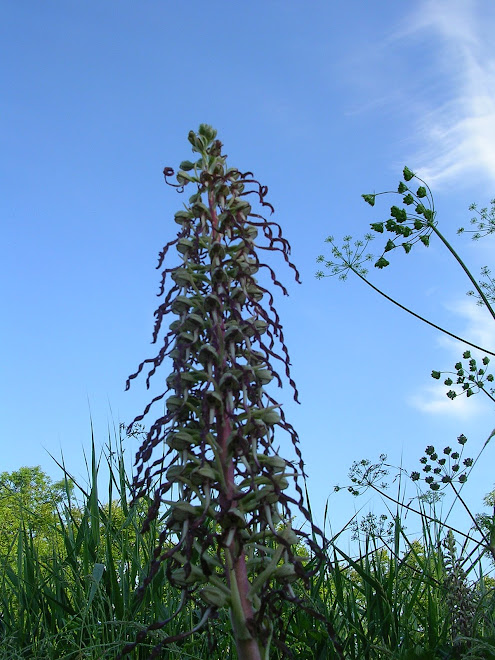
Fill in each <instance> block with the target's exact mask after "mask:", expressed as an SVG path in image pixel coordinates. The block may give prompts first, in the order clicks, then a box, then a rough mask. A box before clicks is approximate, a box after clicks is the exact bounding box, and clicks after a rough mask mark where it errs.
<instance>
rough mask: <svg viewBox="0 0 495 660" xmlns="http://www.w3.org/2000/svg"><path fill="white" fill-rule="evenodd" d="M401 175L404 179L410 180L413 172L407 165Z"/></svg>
mask: <svg viewBox="0 0 495 660" xmlns="http://www.w3.org/2000/svg"><path fill="white" fill-rule="evenodd" d="M403 175H404V179H405V180H406V181H410V180H411V179H412V178H413V177H414V172H411V170H410V169H409V168H408V167H404V170H403Z"/></svg>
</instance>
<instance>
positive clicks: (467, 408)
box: [408, 299, 495, 419]
mask: <svg viewBox="0 0 495 660" xmlns="http://www.w3.org/2000/svg"><path fill="white" fill-rule="evenodd" d="M446 308H447V309H448V310H449V311H450V312H452V313H454V314H455V315H457V316H459V317H461V318H462V319H464V322H465V323H464V327H463V329H462V331H461V333H460V334H461V335H462V336H463V337H464V338H465V339H467V340H469V341H471V342H473V343H475V344H477V345H479V346H481V347H483V348H486V349H487V350H491V351H495V323H494V321H493V319H492V318H491V316H490V315H489V313H488V312H487V310H486V309H485V308H483V307H480V306H479V305H476V303H475V302H474V301H473V300H468V299H465V300H458V301H455V302H454V303H451V304H449V305H446ZM438 345H439V347H441V348H443V349H445V353H446V355H445V362H444V364H446V369H447V370H450V369H452V367H451V366H450V364H451V363H452V364H453V362H454V361H455V362H457V361H458V359H459V357H460V356H461V354H462V352H463V351H464V350H466V349H469V350H470V351H471V353H472V355H473V357H476V358H477V359H481V358H482V357H483V355H484V353H482V352H479V351H475V350H473V349H472V348H471V347H469V346H467V345H462V344H459V342H456V341H454V340H453V339H450V338H449V337H446V336H445V335H441V336H440V337H439V338H438ZM493 361H494V362H495V358H494V359H493ZM446 391H447V387H446V386H445V385H444V384H443V380H442V381H440V382H436V383H432V382H431V381H430V383H429V384H425V385H424V386H422V387H420V388H419V390H418V391H417V392H415V393H414V394H412V395H411V396H410V397H409V398H408V403H409V405H411V406H412V407H413V408H416V409H417V410H419V411H421V412H424V413H428V414H433V415H449V416H454V417H457V418H459V419H469V418H473V417H475V416H476V415H480V414H481V413H482V412H485V411H486V410H487V405H489V404H488V401H487V399H486V397H485V395H484V394H482V393H480V394H478V395H477V396H475V397H470V398H469V399H468V398H467V397H466V396H465V395H462V396H458V397H456V398H455V399H454V400H453V401H452V400H450V399H449V398H448V397H447V396H446Z"/></svg>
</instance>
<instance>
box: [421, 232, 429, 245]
mask: <svg viewBox="0 0 495 660" xmlns="http://www.w3.org/2000/svg"><path fill="white" fill-rule="evenodd" d="M419 240H420V241H421V243H423V245H425V246H426V247H428V245H429V244H430V237H429V236H428V234H424V235H423V236H420V237H419Z"/></svg>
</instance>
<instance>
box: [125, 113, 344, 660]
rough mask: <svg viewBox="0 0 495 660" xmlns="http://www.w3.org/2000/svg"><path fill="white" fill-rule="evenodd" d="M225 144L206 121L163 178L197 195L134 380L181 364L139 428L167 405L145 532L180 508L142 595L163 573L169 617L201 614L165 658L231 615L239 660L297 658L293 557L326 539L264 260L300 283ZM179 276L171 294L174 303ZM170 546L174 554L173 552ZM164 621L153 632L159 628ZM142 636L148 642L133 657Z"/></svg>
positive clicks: (259, 195) (149, 472)
mask: <svg viewBox="0 0 495 660" xmlns="http://www.w3.org/2000/svg"><path fill="white" fill-rule="evenodd" d="M215 138H216V131H215V130H214V129H212V128H211V127H210V126H207V125H205V124H202V125H201V126H200V128H199V132H198V133H194V132H193V131H191V132H190V133H189V142H190V143H191V145H192V150H193V152H194V153H196V154H198V155H199V158H198V160H196V161H195V162H191V161H184V162H182V163H181V165H180V170H179V172H178V173H177V176H176V181H177V183H175V184H173V183H170V181H169V178H170V177H171V176H173V174H174V171H173V170H172V169H171V168H165V170H164V175H165V180H166V182H167V183H169V184H170V185H173V186H174V187H175V188H177V190H178V191H179V192H182V191H183V190H184V188H185V187H186V186H188V185H191V186H192V187H193V188H194V192H193V194H192V196H191V197H190V198H189V202H188V204H187V205H186V206H185V208H184V209H183V210H180V211H178V212H177V213H176V214H175V221H176V223H177V224H178V225H179V227H180V229H179V232H178V235H177V238H176V239H175V240H173V241H171V242H170V243H168V244H167V245H166V246H165V247H164V249H163V250H162V252H161V253H160V258H159V264H158V268H161V267H162V265H163V263H164V260H165V256H166V254H167V252H168V250H169V248H171V247H172V246H175V248H176V250H177V252H178V253H179V258H180V264H179V265H177V266H173V267H167V268H165V269H164V270H163V272H162V279H161V287H160V294H159V295H163V296H164V300H163V302H162V303H161V304H160V306H159V307H158V309H157V310H156V312H155V317H156V322H155V328H154V332H153V342H157V340H158V337H159V335H160V332H161V331H162V328H163V323H164V321H165V319H167V318H169V316H170V315H175V316H176V317H177V318H176V320H175V321H173V322H172V323H171V324H170V326H169V329H168V330H165V331H164V338H163V344H162V346H161V348H160V350H159V352H158V354H157V355H156V356H155V357H154V358H151V359H146V360H144V361H143V362H142V363H141V364H140V365H139V367H138V369H137V371H136V373H134V374H132V376H130V379H133V378H135V377H136V376H137V375H138V374H139V373H141V372H142V371H143V369H144V368H145V367H146V366H147V365H149V366H150V367H151V368H150V371H149V373H148V376H147V379H146V383H147V385H149V381H150V377H151V376H153V375H154V374H155V371H156V369H157V368H158V367H159V366H160V365H161V364H162V363H163V362H164V360H165V358H166V357H169V358H170V359H171V360H172V371H171V373H170V375H169V376H168V377H167V379H166V388H165V391H164V392H163V393H162V394H160V395H158V396H156V397H155V398H154V399H153V401H151V403H150V404H149V405H148V406H147V407H146V409H145V410H144V412H143V414H142V415H139V416H138V417H137V418H136V419H135V422H138V421H140V420H142V419H143V417H144V416H145V415H146V414H147V413H148V412H149V410H150V408H151V406H152V405H153V404H154V403H156V402H158V401H160V400H162V399H165V411H164V413H163V414H162V415H161V416H160V417H159V418H158V419H157V420H156V421H155V422H154V423H153V424H152V425H151V427H150V430H149V432H148V434H147V437H146V439H145V441H144V442H143V444H142V445H141V448H140V450H139V452H138V455H137V476H136V479H135V490H136V496H137V497H139V496H143V495H146V494H148V493H151V492H153V491H154V499H153V504H152V505H151V506H150V509H149V513H148V518H147V520H146V522H145V525H144V527H143V532H146V531H147V529H148V527H149V525H150V523H151V522H152V521H154V520H155V519H156V517H157V516H158V515H159V511H160V510H162V509H163V507H168V511H169V515H168V517H167V519H166V523H165V525H164V529H163V531H162V533H161V536H160V541H159V544H158V547H157V548H156V550H155V561H154V562H153V564H152V567H151V570H150V573H149V575H148V577H147V578H146V580H145V581H144V584H143V585H142V588H141V591H140V592H139V593H140V595H141V596H143V595H144V593H145V591H146V589H147V587H148V586H149V585H150V583H151V581H152V580H153V577H154V576H155V575H156V574H157V573H158V572H159V570H160V568H161V566H162V565H164V566H165V571H166V574H167V577H168V579H169V581H170V583H171V584H172V585H174V586H175V587H177V589H179V590H180V591H181V593H182V600H181V604H180V606H179V608H178V611H177V612H175V613H174V614H173V615H172V616H171V617H170V618H173V617H174V616H176V615H177V614H178V612H179V611H181V610H182V608H184V607H185V606H186V604H187V603H188V602H191V601H192V602H193V603H194V604H195V605H196V607H197V608H198V609H197V611H198V610H199V612H200V614H199V616H198V618H197V620H196V621H195V624H194V626H193V627H192V629H191V630H186V631H184V632H183V633H181V634H180V635H172V636H168V637H165V638H164V639H163V640H162V642H161V643H160V644H158V645H157V646H156V648H155V651H154V655H155V656H156V655H158V654H159V653H160V649H161V647H162V646H163V645H164V644H167V643H171V642H174V641H177V640H179V639H183V638H185V637H187V636H188V635H190V634H191V633H193V632H195V631H197V630H199V629H201V628H202V627H203V626H204V625H205V624H206V623H207V621H208V620H209V619H211V618H212V617H215V616H216V615H217V612H218V611H219V610H223V609H228V611H229V612H230V619H231V624H232V631H233V635H234V638H235V643H236V647H237V653H238V657H239V658H243V659H245V660H247V659H249V660H255V659H258V658H268V657H269V649H270V644H271V642H273V643H274V644H275V645H276V646H277V647H279V648H280V649H281V650H282V652H283V653H286V654H288V653H289V649H288V648H287V647H286V645H285V644H284V627H283V625H282V617H281V609H280V608H281V603H284V602H291V603H294V604H296V603H297V604H298V605H299V606H300V607H305V606H306V605H304V603H302V602H301V601H300V599H299V598H297V597H296V594H295V592H294V590H293V587H292V586H291V583H293V582H294V581H296V580H301V581H304V580H307V579H308V575H309V573H308V569H306V568H305V567H304V566H303V559H304V558H303V557H300V556H298V555H297V554H296V553H295V552H294V547H295V546H297V545H298V543H299V542H300V541H301V540H304V541H305V543H307V544H308V546H309V547H310V548H311V550H312V551H313V553H314V554H315V555H316V556H318V557H320V558H321V557H322V551H321V549H320V547H319V546H318V545H317V544H316V543H315V538H314V537H315V535H316V534H319V535H320V536H321V533H319V531H318V530H317V529H316V528H315V527H314V526H313V524H312V523H311V518H310V514H309V512H308V510H307V509H306V507H305V504H304V498H303V492H302V489H301V486H300V483H299V480H300V479H301V478H302V476H303V475H304V468H303V462H302V458H301V453H300V450H299V446H298V437H297V434H296V432H295V430H294V429H293V427H292V426H291V425H290V424H289V423H288V422H287V421H286V419H285V416H284V414H283V411H282V410H281V407H280V405H279V404H278V403H277V401H276V400H275V399H274V398H273V397H272V395H271V394H270V393H269V391H268V390H267V389H266V386H267V385H268V384H269V383H270V382H271V381H272V380H275V381H276V382H277V383H278V384H279V385H280V386H281V384H282V382H281V378H280V376H279V374H278V373H277V371H276V370H275V368H274V366H273V364H274V362H278V363H280V364H281V366H282V368H283V370H284V371H285V374H286V376H287V378H288V380H289V383H290V385H291V386H292V388H293V391H294V398H295V399H296V400H297V390H296V387H295V384H294V382H293V380H292V378H291V376H290V369H289V355H288V351H287V348H286V346H285V343H284V336H283V332H282V326H281V324H280V319H279V316H278V314H277V312H276V310H275V307H274V299H273V296H272V294H271V293H270V291H269V290H268V289H266V288H265V287H264V286H262V285H261V283H260V282H259V281H258V280H257V279H256V278H255V275H256V274H257V273H258V272H259V271H260V270H261V269H265V271H266V272H267V273H268V274H269V276H270V278H271V281H272V284H273V285H275V286H277V287H278V288H280V289H281V290H282V292H283V293H284V294H287V291H286V289H285V288H284V286H283V285H282V284H281V283H280V282H279V281H278V279H277V277H276V275H275V273H274V271H273V270H272V268H271V267H270V266H269V265H268V264H267V263H264V262H263V261H262V260H261V258H260V253H261V250H268V251H270V252H278V253H280V254H281V255H282V257H283V258H284V259H285V261H286V263H287V264H288V265H289V266H290V267H291V268H292V270H293V271H294V273H295V276H296V280H299V276H298V272H297V270H296V268H295V267H294V266H293V264H292V263H291V262H290V260H289V254H290V247H289V244H288V242H287V241H286V239H285V238H284V237H283V236H282V232H281V229H280V226H279V225H278V224H277V223H275V222H271V221H268V220H266V219H265V218H264V217H263V216H262V215H260V214H259V213H255V212H254V211H253V209H252V206H251V203H250V201H248V199H246V198H247V197H248V196H253V197H254V198H255V199H257V201H258V202H259V204H260V205H261V207H263V208H265V209H269V210H270V211H271V212H273V207H272V206H271V205H270V204H269V203H268V202H267V201H266V200H265V197H266V194H267V188H266V186H262V185H261V184H259V183H258V182H257V181H256V180H255V179H254V178H253V175H252V173H251V172H244V173H242V172H240V171H239V170H237V169H235V168H231V167H228V166H227V163H226V157H225V155H223V154H222V144H221V142H220V141H219V140H216V139H215ZM168 277H170V278H171V280H172V284H171V287H170V289H169V290H168V291H167V292H165V283H166V280H167V278H168ZM262 303H265V304H262ZM277 345H278V346H279V352H277V348H276V347H277ZM130 379H129V381H130ZM129 381H128V386H129ZM276 430H278V431H285V432H286V433H287V434H288V436H289V438H290V439H291V441H292V445H293V447H294V449H295V453H296V456H297V461H296V462H293V461H291V460H288V459H284V458H282V457H281V456H280V455H279V454H278V452H277V450H276V449H275V447H274V434H275V431H276ZM163 448H165V452H164V450H163ZM155 450H156V452H155ZM146 466H147V467H146ZM291 482H292V486H293V489H292V490H291V489H289V485H290V483H291ZM291 506H295V508H296V510H297V511H298V514H299V515H300V516H301V524H302V523H303V522H304V521H306V522H308V523H309V525H310V527H309V530H310V531H309V532H303V531H301V530H295V529H293V528H292V524H291V521H292V515H293V514H292V511H291ZM172 539H173V541H172V547H170V546H167V545H166V544H167V543H168V544H170V542H171V540H172ZM315 615H316V613H315ZM167 622H168V620H165V621H162V622H159V623H158V622H153V623H152V624H151V625H150V627H149V630H151V629H153V630H156V629H157V628H163V627H164V626H166V625H167ZM145 637H146V631H143V632H142V633H140V634H139V635H138V637H137V640H136V642H134V643H132V644H129V645H127V646H126V647H125V648H124V653H128V652H130V651H131V650H133V649H134V648H135V647H136V645H137V644H139V642H140V641H142V640H143V639H144V638H145ZM335 643H336V644H337V646H338V643H337V641H336V640H335Z"/></svg>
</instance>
